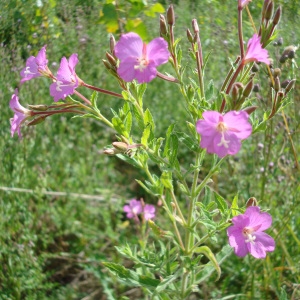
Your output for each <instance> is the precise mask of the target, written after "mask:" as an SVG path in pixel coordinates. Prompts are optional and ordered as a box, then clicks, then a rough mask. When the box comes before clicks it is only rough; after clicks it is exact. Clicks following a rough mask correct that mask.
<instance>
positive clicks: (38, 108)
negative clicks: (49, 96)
mask: <svg viewBox="0 0 300 300" xmlns="http://www.w3.org/2000/svg"><path fill="white" fill-rule="evenodd" d="M28 107H29V108H30V109H33V110H36V111H46V110H47V109H48V107H49V106H48V105H44V104H39V105H28Z"/></svg>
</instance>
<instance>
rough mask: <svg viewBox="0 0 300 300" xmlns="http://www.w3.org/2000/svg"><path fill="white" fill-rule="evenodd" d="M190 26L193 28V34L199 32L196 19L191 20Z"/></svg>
mask: <svg viewBox="0 0 300 300" xmlns="http://www.w3.org/2000/svg"><path fill="white" fill-rule="evenodd" d="M192 26H193V30H194V33H198V32H199V26H198V23H197V20H196V19H193V20H192Z"/></svg>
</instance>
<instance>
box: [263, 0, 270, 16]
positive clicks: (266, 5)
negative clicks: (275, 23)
mask: <svg viewBox="0 0 300 300" xmlns="http://www.w3.org/2000/svg"><path fill="white" fill-rule="evenodd" d="M270 1H271V0H265V1H264V5H263V9H262V15H263V16H264V15H265V13H266V10H267V7H268V5H269V3H270Z"/></svg>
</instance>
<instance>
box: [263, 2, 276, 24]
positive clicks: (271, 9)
mask: <svg viewBox="0 0 300 300" xmlns="http://www.w3.org/2000/svg"><path fill="white" fill-rule="evenodd" d="M273 12H274V3H273V1H271V2H270V3H269V4H268V6H267V9H266V13H265V19H266V20H267V21H269V20H270V19H271V18H272V15H273Z"/></svg>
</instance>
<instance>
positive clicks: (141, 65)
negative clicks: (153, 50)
mask: <svg viewBox="0 0 300 300" xmlns="http://www.w3.org/2000/svg"><path fill="white" fill-rule="evenodd" d="M136 61H137V64H136V65H135V66H134V69H135V70H139V71H140V72H143V71H144V70H145V69H146V68H147V66H148V64H149V62H148V60H147V59H146V57H141V58H137V59H136Z"/></svg>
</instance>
